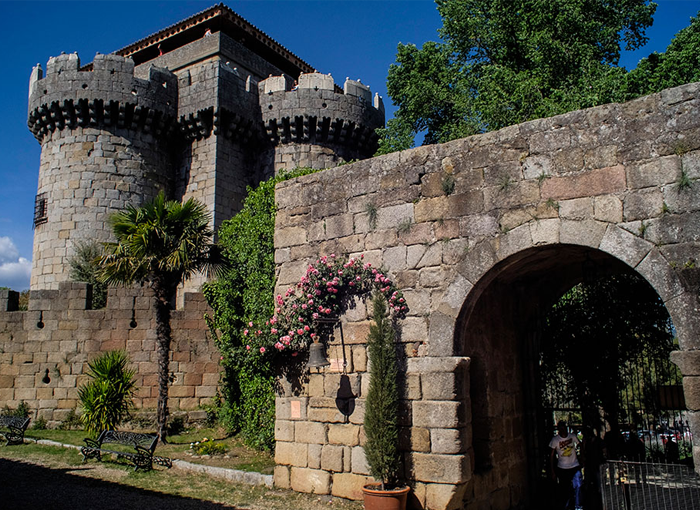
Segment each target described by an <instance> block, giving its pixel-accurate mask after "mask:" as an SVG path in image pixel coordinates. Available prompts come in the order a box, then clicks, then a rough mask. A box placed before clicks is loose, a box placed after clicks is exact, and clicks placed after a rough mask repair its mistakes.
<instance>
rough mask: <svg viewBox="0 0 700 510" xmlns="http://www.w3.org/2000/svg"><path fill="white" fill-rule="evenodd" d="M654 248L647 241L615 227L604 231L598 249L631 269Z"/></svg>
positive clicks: (612, 226)
mask: <svg viewBox="0 0 700 510" xmlns="http://www.w3.org/2000/svg"><path fill="white" fill-rule="evenodd" d="M653 247H654V245H653V244H651V243H650V242H648V241H645V240H643V239H641V238H640V237H638V236H635V235H633V234H631V233H629V232H627V231H626V230H623V229H621V228H619V227H617V226H615V225H610V226H609V227H608V228H607V230H606V231H605V235H604V236H603V239H602V241H601V242H600V247H599V249H600V250H602V251H604V252H607V253H609V254H611V255H613V256H614V257H617V258H618V259H620V260H622V261H623V262H625V263H627V264H628V265H629V266H631V267H636V266H637V264H639V262H641V260H642V259H643V258H644V257H646V255H647V254H648V253H649V252H650V251H651V249H652V248H653Z"/></svg>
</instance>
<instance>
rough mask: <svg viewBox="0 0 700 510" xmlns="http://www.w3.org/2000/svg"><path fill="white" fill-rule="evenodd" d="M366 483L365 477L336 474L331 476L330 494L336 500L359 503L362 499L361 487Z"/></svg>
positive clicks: (351, 474)
mask: <svg viewBox="0 0 700 510" xmlns="http://www.w3.org/2000/svg"><path fill="white" fill-rule="evenodd" d="M366 483H367V477H366V476H363V475H356V474H353V473H336V474H334V475H333V487H332V489H331V494H332V495H333V496H335V497H338V498H345V499H352V500H355V501H359V500H361V499H362V498H363V495H362V487H363V486H364V485H365V484H366Z"/></svg>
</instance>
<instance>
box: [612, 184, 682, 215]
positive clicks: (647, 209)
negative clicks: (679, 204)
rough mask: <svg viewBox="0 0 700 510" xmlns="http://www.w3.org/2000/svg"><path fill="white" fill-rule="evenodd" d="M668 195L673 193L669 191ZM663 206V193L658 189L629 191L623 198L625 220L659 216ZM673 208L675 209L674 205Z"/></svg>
mask: <svg viewBox="0 0 700 510" xmlns="http://www.w3.org/2000/svg"><path fill="white" fill-rule="evenodd" d="M669 195H670V196H673V195H674V194H673V193H670V194H669ZM675 195H676V196H677V195H678V194H677V193H676V194H675ZM663 208H664V193H663V192H662V191H661V190H660V189H654V190H651V191H647V190H643V191H638V192H636V193H630V194H628V195H627V196H626V197H625V200H624V217H625V221H634V220H645V219H648V218H654V217H656V216H660V215H661V213H662V212H663ZM673 209H674V210H677V208H676V207H674V208H673Z"/></svg>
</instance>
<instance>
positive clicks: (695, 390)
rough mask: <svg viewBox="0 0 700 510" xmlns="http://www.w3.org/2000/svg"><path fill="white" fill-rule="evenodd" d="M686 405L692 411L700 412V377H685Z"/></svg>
mask: <svg viewBox="0 0 700 510" xmlns="http://www.w3.org/2000/svg"><path fill="white" fill-rule="evenodd" d="M683 393H685V405H686V407H687V408H688V410H690V411H700V376H695V375H690V376H685V377H683Z"/></svg>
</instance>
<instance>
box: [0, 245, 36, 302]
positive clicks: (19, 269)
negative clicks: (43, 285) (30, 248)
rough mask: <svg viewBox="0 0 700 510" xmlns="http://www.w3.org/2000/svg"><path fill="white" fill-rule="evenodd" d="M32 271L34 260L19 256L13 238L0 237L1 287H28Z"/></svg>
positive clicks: (19, 288) (20, 288)
mask: <svg viewBox="0 0 700 510" xmlns="http://www.w3.org/2000/svg"><path fill="white" fill-rule="evenodd" d="M31 272H32V261H31V260H27V259H25V258H24V257H20V256H19V251H18V250H17V247H16V246H15V243H13V242H12V239H10V238H9V237H7V236H4V237H0V287H10V288H11V289H14V290H24V289H28V288H29V277H30V275H31Z"/></svg>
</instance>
